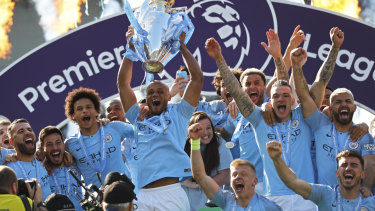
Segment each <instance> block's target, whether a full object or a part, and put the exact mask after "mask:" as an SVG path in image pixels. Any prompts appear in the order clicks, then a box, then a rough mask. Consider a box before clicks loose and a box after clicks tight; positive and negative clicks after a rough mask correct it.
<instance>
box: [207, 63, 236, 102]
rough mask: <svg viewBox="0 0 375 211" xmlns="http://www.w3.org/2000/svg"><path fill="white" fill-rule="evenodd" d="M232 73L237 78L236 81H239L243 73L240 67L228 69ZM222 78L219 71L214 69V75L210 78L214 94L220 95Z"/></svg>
mask: <svg viewBox="0 0 375 211" xmlns="http://www.w3.org/2000/svg"><path fill="white" fill-rule="evenodd" d="M230 71H231V72H232V73H233V75H234V76H235V77H236V78H237V80H238V81H240V77H241V75H242V73H243V71H242V69H241V68H238V69H231V70H230ZM222 80H223V77H221V75H220V71H219V70H218V71H216V75H215V77H214V80H212V84H213V85H214V87H215V90H216V94H217V95H218V96H220V97H221V81H222Z"/></svg>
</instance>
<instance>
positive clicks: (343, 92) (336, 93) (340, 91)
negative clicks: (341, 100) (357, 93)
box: [329, 88, 354, 105]
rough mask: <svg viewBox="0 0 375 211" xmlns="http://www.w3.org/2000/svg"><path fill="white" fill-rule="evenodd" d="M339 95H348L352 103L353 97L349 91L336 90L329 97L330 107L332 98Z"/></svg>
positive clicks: (345, 89) (343, 89)
mask: <svg viewBox="0 0 375 211" xmlns="http://www.w3.org/2000/svg"><path fill="white" fill-rule="evenodd" d="M339 94H348V95H350V97H351V98H352V100H353V101H354V95H353V93H352V92H351V91H350V90H349V89H347V88H337V89H335V91H333V92H332V94H331V96H330V97H329V102H330V103H331V105H332V101H333V98H334V97H335V96H336V95H339Z"/></svg>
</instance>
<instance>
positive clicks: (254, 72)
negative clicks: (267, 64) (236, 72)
mask: <svg viewBox="0 0 375 211" xmlns="http://www.w3.org/2000/svg"><path fill="white" fill-rule="evenodd" d="M248 75H259V76H260V77H261V78H262V81H263V83H264V85H266V75H264V73H263V72H262V71H260V70H258V69H256V68H248V69H246V70H245V71H244V72H243V73H242V74H241V78H240V82H241V84H242V82H243V80H244V78H245V77H246V76H248Z"/></svg>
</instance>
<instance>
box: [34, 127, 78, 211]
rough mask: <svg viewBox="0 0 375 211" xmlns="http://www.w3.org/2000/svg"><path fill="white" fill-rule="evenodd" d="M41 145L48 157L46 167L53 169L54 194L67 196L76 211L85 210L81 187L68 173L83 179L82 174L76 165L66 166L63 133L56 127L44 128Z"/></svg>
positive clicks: (50, 180)
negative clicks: (82, 204)
mask: <svg viewBox="0 0 375 211" xmlns="http://www.w3.org/2000/svg"><path fill="white" fill-rule="evenodd" d="M39 143H40V145H41V147H42V148H43V149H44V154H45V156H46V160H45V161H44V165H48V166H49V168H48V169H51V172H48V173H49V175H50V177H49V183H50V187H51V191H52V193H59V194H63V195H66V196H67V197H69V199H70V200H71V201H72V202H73V204H74V207H75V209H76V210H83V209H82V207H81V205H80V200H81V199H82V190H81V187H80V186H79V185H78V183H77V181H76V180H75V179H74V178H73V176H72V175H70V173H69V172H68V171H69V170H72V171H73V172H74V173H75V175H76V176H77V177H78V178H81V173H80V172H79V170H78V168H77V166H76V165H75V164H73V165H72V166H70V167H67V166H65V164H64V155H65V154H64V152H65V144H64V139H63V135H62V133H61V131H60V130H59V129H58V128H57V127H54V126H47V127H45V128H43V129H42V130H41V131H40V133H39Z"/></svg>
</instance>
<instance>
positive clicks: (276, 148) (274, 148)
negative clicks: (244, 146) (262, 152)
mask: <svg viewBox="0 0 375 211" xmlns="http://www.w3.org/2000/svg"><path fill="white" fill-rule="evenodd" d="M266 146H267V152H268V155H269V156H270V158H271V159H272V160H275V159H278V158H279V157H280V156H281V154H282V153H283V150H282V148H281V143H280V142H278V141H270V142H267V144H266Z"/></svg>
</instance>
